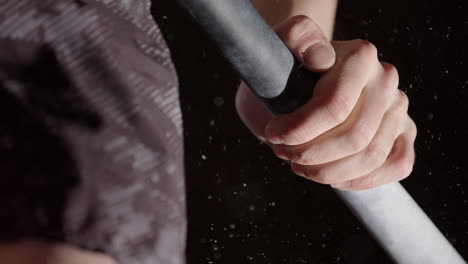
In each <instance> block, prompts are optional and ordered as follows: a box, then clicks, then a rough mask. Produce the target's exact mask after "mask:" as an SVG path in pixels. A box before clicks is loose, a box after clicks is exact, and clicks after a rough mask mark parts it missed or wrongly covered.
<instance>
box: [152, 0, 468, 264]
mask: <svg viewBox="0 0 468 264" xmlns="http://www.w3.org/2000/svg"><path fill="white" fill-rule="evenodd" d="M160 2H161V3H160V4H158V5H157V6H155V7H153V9H154V10H153V11H154V14H155V16H156V19H157V20H158V22H159V24H160V26H161V27H162V30H163V33H164V35H165V37H166V39H167V41H168V44H169V46H170V48H171V50H172V56H173V59H174V62H175V64H176V67H177V70H178V74H179V77H180V84H181V100H182V108H183V113H184V122H185V123H184V124H185V146H186V170H187V173H186V178H187V195H188V197H187V200H188V220H189V226H188V227H189V230H188V263H189V264H195V263H391V261H390V260H389V258H388V257H387V256H386V254H385V253H384V252H383V251H382V250H381V249H380V248H379V246H378V245H377V244H376V243H375V242H374V241H373V239H372V238H371V237H370V236H369V235H368V233H367V232H366V231H365V230H364V228H363V227H362V225H361V224H360V223H359V222H357V220H356V219H355V218H354V217H353V216H352V214H351V213H350V212H349V211H348V210H347V208H346V207H345V206H344V205H343V204H342V202H341V201H340V200H339V199H338V198H337V197H336V195H335V194H334V193H333V191H332V190H331V189H330V188H329V187H327V186H322V185H319V184H315V183H313V182H309V181H307V180H305V179H303V178H301V177H298V176H295V175H294V174H292V173H291V172H290V170H289V167H288V166H287V165H286V164H284V163H282V161H280V160H279V159H277V158H275V157H274V155H273V154H272V153H271V152H270V150H269V149H268V148H267V147H266V146H264V145H262V144H261V143H259V142H258V141H257V140H256V139H255V138H254V137H253V136H251V134H250V133H249V132H248V131H247V129H246V128H245V127H244V125H243V124H242V123H241V122H240V120H239V118H238V117H237V114H236V113H235V109H234V94H235V91H236V86H237V84H238V80H237V77H236V74H235V73H233V72H232V71H231V70H230V68H229V66H228V65H227V63H226V62H225V61H224V60H223V58H222V56H221V55H220V54H219V52H218V51H217V49H216V48H215V47H214V45H213V44H212V43H211V42H210V41H209V40H208V39H207V37H206V36H205V34H204V33H203V32H202V31H201V30H200V28H199V27H198V26H197V25H195V24H194V23H193V22H192V21H191V20H190V18H189V17H187V16H186V15H185V14H184V13H183V12H182V10H181V9H180V8H179V7H177V6H176V4H175V3H174V1H160ZM354 38H363V39H368V40H370V41H371V42H373V43H374V44H375V45H376V46H377V47H378V48H379V53H380V54H379V55H380V56H381V59H382V60H384V61H387V62H390V63H392V64H394V65H395V66H396V67H397V69H398V70H399V73H400V88H401V89H402V90H404V91H406V92H407V94H408V96H409V98H410V100H411V106H410V110H409V112H410V115H411V116H412V117H413V119H414V120H415V122H416V124H417V126H418V133H419V134H418V138H417V141H416V152H417V161H416V166H415V169H414V172H413V174H412V176H410V177H409V178H408V179H406V180H404V181H403V182H402V183H403V185H404V186H405V187H406V188H407V190H408V191H409V192H410V193H411V194H412V195H413V197H414V198H415V199H416V201H418V203H419V204H420V205H421V207H422V208H423V209H424V210H425V211H426V212H427V213H428V215H429V216H430V217H431V218H432V219H433V221H434V222H435V223H436V224H437V225H438V226H439V228H440V229H441V230H442V232H443V233H444V234H445V235H446V236H447V237H448V238H449V240H450V241H451V242H452V243H453V244H454V245H455V247H456V248H457V249H458V251H459V252H460V253H461V254H462V255H463V256H464V258H465V259H468V194H467V192H466V191H465V190H466V189H467V187H468V180H467V178H466V177H467V172H468V165H467V164H466V162H465V160H466V158H465V154H464V152H465V150H466V149H467V148H468V139H467V136H468V128H467V126H466V125H465V122H466V121H467V120H468V119H467V117H466V115H467V110H468V103H467V101H468V76H467V75H466V64H467V62H468V54H467V53H468V52H467V48H466V47H467V44H468V43H467V42H468V4H467V2H466V1H464V0H458V1H427V0H426V1H421V0H418V1H407V0H394V1H364V0H362V1H345V0H343V1H341V2H340V4H339V8H338V13H337V23H336V29H335V39H336V40H344V39H354Z"/></svg>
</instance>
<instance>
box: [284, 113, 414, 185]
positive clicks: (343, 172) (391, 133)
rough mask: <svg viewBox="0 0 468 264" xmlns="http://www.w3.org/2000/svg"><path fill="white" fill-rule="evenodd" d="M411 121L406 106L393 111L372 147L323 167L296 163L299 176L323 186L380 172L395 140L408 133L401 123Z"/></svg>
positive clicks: (294, 164) (321, 165)
mask: <svg viewBox="0 0 468 264" xmlns="http://www.w3.org/2000/svg"><path fill="white" fill-rule="evenodd" d="M404 118H408V117H407V115H406V111H405V107H404V105H400V106H397V105H396V104H395V107H393V108H392V110H391V111H389V112H387V113H386V114H385V116H384V118H383V120H382V124H381V126H380V127H379V129H378V131H377V133H376V135H375V137H374V138H373V139H372V142H371V143H370V144H369V145H368V147H367V148H366V149H364V150H362V151H361V152H359V153H356V154H354V155H351V156H349V157H346V158H343V159H339V160H336V161H333V162H329V163H325V164H320V165H312V166H310V165H300V164H297V163H293V164H292V166H291V167H292V169H293V171H294V172H295V173H297V174H299V175H302V176H304V177H307V178H309V179H311V180H314V181H316V182H319V183H323V184H336V183H342V182H344V181H350V180H353V179H356V178H359V177H362V176H363V175H367V174H369V173H371V172H372V171H374V170H376V169H377V168H379V167H380V166H382V164H383V163H384V162H385V160H386V159H387V157H388V155H389V154H390V151H391V149H392V147H393V145H394V142H395V139H396V138H397V137H398V135H399V134H401V133H402V132H404V128H403V127H402V126H401V125H400V124H401V120H402V119H404Z"/></svg>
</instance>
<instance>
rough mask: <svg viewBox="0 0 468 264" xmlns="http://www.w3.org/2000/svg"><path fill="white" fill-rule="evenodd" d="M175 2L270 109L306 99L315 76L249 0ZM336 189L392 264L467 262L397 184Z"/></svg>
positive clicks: (291, 106)
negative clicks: (204, 32) (304, 69)
mask: <svg viewBox="0 0 468 264" xmlns="http://www.w3.org/2000/svg"><path fill="white" fill-rule="evenodd" d="M178 2H179V3H180V4H181V5H182V6H183V7H184V8H185V9H187V10H188V12H189V13H191V14H192V16H193V17H194V18H195V20H196V21H197V22H198V23H200V24H201V25H202V27H203V28H204V29H205V31H206V32H207V33H208V34H209V35H210V36H211V37H212V38H213V39H214V40H215V42H216V43H217V44H218V47H219V48H220V49H221V51H222V52H223V53H224V55H225V56H226V57H227V59H228V61H229V62H230V63H231V64H232V65H233V67H234V68H235V69H236V70H237V71H238V72H239V73H240V75H241V77H242V78H243V79H244V81H245V82H246V83H247V84H248V85H249V86H250V87H251V89H252V90H253V91H254V92H255V93H256V94H257V95H258V96H259V98H260V99H262V100H263V101H264V102H265V103H266V104H267V106H268V107H269V109H270V110H271V111H272V112H273V113H275V114H280V113H286V112H291V111H293V110H294V109H295V108H297V107H299V106H300V105H302V104H304V103H305V102H306V101H307V100H308V99H310V97H311V95H312V88H311V87H312V86H313V85H314V84H315V81H316V80H317V76H316V75H314V74H310V73H308V72H305V71H303V69H300V67H298V65H297V64H296V63H294V61H295V60H294V57H293V56H292V54H291V53H290V52H289V50H288V49H287V47H286V46H285V45H284V44H283V43H282V42H281V40H280V39H279V38H278V37H277V36H276V34H275V33H274V32H273V31H272V30H271V29H270V27H269V26H268V25H267V24H266V23H265V22H264V21H263V19H262V18H261V17H260V16H259V15H258V14H257V13H256V11H255V9H254V8H253V7H252V6H251V4H250V3H249V1H247V0H230V1H228V0H178ZM337 193H338V195H339V196H340V197H341V198H342V199H343V200H344V201H345V202H346V203H347V205H348V206H349V207H350V208H351V210H352V211H353V212H354V214H355V215H356V216H357V217H358V218H359V219H360V220H361V221H362V223H363V224H364V225H365V226H366V227H367V229H368V230H369V231H370V232H371V233H372V235H373V236H374V237H375V238H376V240H377V241H378V242H379V243H380V245H381V246H382V247H383V248H384V249H385V250H386V251H387V252H388V254H389V255H390V256H391V257H392V258H393V259H394V260H395V261H396V262H397V263H402V264H422V263H424V264H445V263H447V264H448V263H450V264H462V263H466V262H465V261H464V260H463V259H462V257H461V256H460V255H459V254H458V253H457V252H456V250H455V249H454V248H453V247H452V245H451V244H450V243H449V242H448V241H447V239H446V238H445V237H444V236H443V235H442V234H441V233H440V231H439V230H438V229H437V227H436V226H435V225H434V224H433V223H432V222H431V220H430V219H429V218H428V217H427V215H426V214H425V213H424V212H423V211H422V210H421V208H420V207H419V206H418V205H417V204H416V202H415V201H414V200H413V199H412V198H411V196H410V195H409V194H408V193H407V192H406V190H405V189H404V188H403V187H402V186H401V185H400V184H399V183H393V184H388V185H385V186H382V187H378V188H375V189H371V190H365V191H339V190H337Z"/></svg>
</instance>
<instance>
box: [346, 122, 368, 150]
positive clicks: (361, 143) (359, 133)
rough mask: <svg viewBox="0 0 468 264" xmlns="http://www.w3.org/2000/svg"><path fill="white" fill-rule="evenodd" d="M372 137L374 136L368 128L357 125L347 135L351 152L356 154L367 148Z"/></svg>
mask: <svg viewBox="0 0 468 264" xmlns="http://www.w3.org/2000/svg"><path fill="white" fill-rule="evenodd" d="M372 136H373V134H372V132H371V131H370V129H369V128H368V127H367V126H365V125H362V124H359V123H355V124H354V125H353V126H352V127H351V130H350V131H348V133H347V134H346V137H347V139H346V142H348V146H349V148H350V151H351V152H353V153H356V152H359V151H361V150H363V149H365V148H366V147H367V145H368V144H369V143H370V141H371V140H372Z"/></svg>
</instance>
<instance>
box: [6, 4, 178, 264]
mask: <svg viewBox="0 0 468 264" xmlns="http://www.w3.org/2000/svg"><path fill="white" fill-rule="evenodd" d="M150 4H151V3H150V1H149V0H40V1H39V0H1V3H0V207H1V208H2V210H1V211H2V212H1V213H0V218H1V219H2V220H0V240H1V241H4V242H5V241H13V240H18V239H23V238H41V239H51V240H65V241H68V242H70V243H73V244H75V245H78V246H81V247H84V248H88V249H94V250H100V251H103V252H106V253H108V254H110V255H112V256H114V257H116V258H117V259H118V260H119V261H120V262H121V263H122V264H158V263H164V264H179V263H183V262H184V258H185V233H186V223H185V222H186V212H185V186H184V177H183V175H184V169H183V143H182V119H181V112H180V107H179V100H178V90H177V80H176V75H175V71H174V68H173V65H172V63H171V60H170V54H169V50H168V49H167V47H166V44H165V42H164V40H163V38H162V36H161V33H160V31H159V29H158V27H157V25H156V24H155V22H154V20H153V18H152V16H151V14H150Z"/></svg>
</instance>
